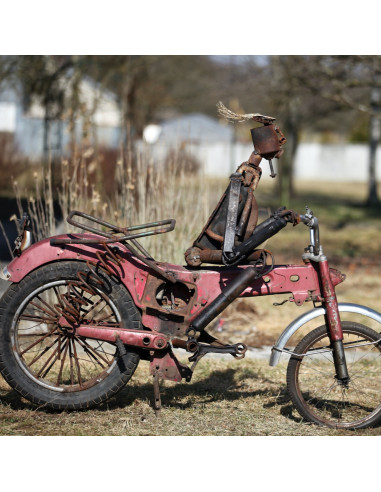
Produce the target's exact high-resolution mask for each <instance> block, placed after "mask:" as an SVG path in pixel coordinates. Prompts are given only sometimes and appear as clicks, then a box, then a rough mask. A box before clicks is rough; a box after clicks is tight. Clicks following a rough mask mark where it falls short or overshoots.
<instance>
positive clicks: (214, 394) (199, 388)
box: [0, 368, 381, 428]
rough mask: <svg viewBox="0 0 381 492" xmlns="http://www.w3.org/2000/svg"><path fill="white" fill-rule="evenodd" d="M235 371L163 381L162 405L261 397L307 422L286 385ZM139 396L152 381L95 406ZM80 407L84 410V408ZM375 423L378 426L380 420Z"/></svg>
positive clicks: (15, 401)
mask: <svg viewBox="0 0 381 492" xmlns="http://www.w3.org/2000/svg"><path fill="white" fill-rule="evenodd" d="M235 373H236V370H235V369H231V368H228V369H225V370H217V371H214V372H212V373H211V374H210V375H209V376H208V377H206V378H205V379H203V380H201V381H197V382H194V383H182V384H176V385H173V386H170V387H169V386H164V385H163V384H162V385H161V403H162V407H163V408H164V409H165V407H168V408H177V409H180V410H187V409H192V408H195V409H196V410H197V408H199V407H202V406H204V405H207V404H208V403H213V402H218V401H230V402H232V401H237V400H242V399H245V398H254V397H262V398H263V401H262V403H261V405H262V407H263V408H264V409H270V408H272V409H274V408H275V409H276V408H278V409H279V413H280V414H281V415H282V416H284V417H286V418H287V419H289V420H291V421H293V422H297V423H301V422H304V423H306V421H305V420H304V419H303V418H302V417H299V416H297V415H296V416H295V415H294V414H295V413H296V411H295V407H294V406H293V404H292V402H291V400H290V397H289V395H288V391H287V387H286V385H284V384H282V385H279V383H278V382H276V381H273V380H271V379H268V378H266V377H265V376H264V375H263V374H261V373H260V372H257V371H253V370H245V373H244V377H243V380H244V381H247V380H251V382H253V381H254V382H255V381H257V382H258V385H261V386H263V384H266V386H265V387H264V388H262V389H256V390H252V391H249V390H245V389H244V388H245V385H242V382H241V381H237V380H236V378H235V377H234V375H235ZM195 397H197V400H196V402H195V401H194V400H193V398H195ZM139 400H140V401H143V402H149V403H150V405H151V406H152V405H153V385H152V383H151V382H148V383H143V384H137V383H134V382H133V381H131V384H129V385H127V386H125V387H124V388H123V389H122V390H121V391H120V392H119V393H118V394H117V395H116V396H114V397H112V398H110V400H108V401H107V402H105V403H102V404H99V405H98V406H96V407H95V409H96V410H97V411H100V412H103V411H110V410H113V409H114V410H117V409H126V408H128V407H130V406H132V405H133V404H134V403H135V402H136V401H139ZM0 403H2V404H5V405H8V406H9V407H10V408H12V409H13V410H34V411H36V410H37V411H43V412H44V413H46V414H52V415H53V414H60V413H62V411H60V410H53V409H49V408H44V407H36V406H33V405H32V404H30V403H28V402H25V401H24V400H23V399H22V398H21V397H20V396H19V395H18V393H17V392H16V391H14V390H9V391H4V390H2V391H0ZM82 411H84V412H85V411H86V410H82ZM375 427H376V428H379V427H381V422H380V424H378V425H377V426H375Z"/></svg>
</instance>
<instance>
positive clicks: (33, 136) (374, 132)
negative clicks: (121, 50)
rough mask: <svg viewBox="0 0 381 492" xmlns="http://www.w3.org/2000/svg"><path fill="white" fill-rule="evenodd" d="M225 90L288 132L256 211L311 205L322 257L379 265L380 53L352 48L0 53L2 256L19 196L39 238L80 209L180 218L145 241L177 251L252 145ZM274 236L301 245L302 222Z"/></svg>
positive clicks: (123, 217) (279, 246)
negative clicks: (336, 51) (338, 52)
mask: <svg viewBox="0 0 381 492" xmlns="http://www.w3.org/2000/svg"><path fill="white" fill-rule="evenodd" d="M220 100H221V101H223V102H224V104H225V105H226V106H228V107H229V108H230V109H232V110H233V111H235V112H238V113H252V112H259V113H262V114H266V115H270V116H273V117H275V118H276V119H277V124H278V125H279V126H280V128H281V129H282V131H283V132H284V134H285V136H286V138H287V144H286V146H285V154H284V155H283V156H282V157H281V159H280V160H279V161H277V162H275V163H274V164H275V167H276V172H277V177H276V179H274V180H273V179H271V178H270V177H269V174H270V171H269V168H268V165H267V162H266V161H264V162H263V163H262V168H263V177H262V180H261V183H260V186H259V188H258V191H257V195H256V196H257V200H258V202H259V206H260V207H261V209H262V216H263V217H265V216H266V215H268V213H269V212H270V211H271V210H272V209H274V208H278V207H279V206H280V205H286V206H287V207H290V208H293V209H295V210H296V211H299V212H303V211H304V207H305V206H306V205H309V206H310V207H311V208H312V209H313V211H314V212H315V213H316V214H317V215H318V216H319V218H320V222H321V223H322V229H323V230H322V241H323V245H325V246H326V248H325V250H326V253H327V254H329V255H330V257H331V258H332V257H333V259H334V260H335V261H337V262H338V263H339V264H345V265H346V266H348V267H349V268H352V269H356V268H357V267H358V266H359V265H360V266H364V267H366V268H368V269H369V268H371V269H373V268H375V267H378V266H379V265H380V263H381V260H380V257H381V255H380V250H381V240H380V212H381V207H380V192H381V190H380V180H381V158H380V156H379V155H378V153H377V148H378V144H379V140H380V116H381V57H380V56H359V55H353V56H349V55H345V56H328V55H324V56H307V55H301V56H293V55H283V56H275V55H272V56H259V55H256V56H247V55H245V56H243V55H242V56H238V55H237V56H232V55H229V56H224V55H216V56H206V55H204V56H181V55H171V56H165V55H161V56H159V55H155V56H147V55H134V56H132V55H131V56H94V55H92V56H90V55H89V56H80V55H56V56H48V55H41V56H31V55H28V56H0V173H1V174H0V176H1V180H0V201H1V207H0V221H1V222H0V228H1V232H0V261H1V262H7V261H9V259H10V258H11V257H12V249H13V241H14V239H15V237H16V235H17V221H16V219H17V218H18V217H19V216H20V215H21V214H22V212H23V211H24V210H25V211H28V212H29V214H30V215H31V217H32V219H33V235H34V240H35V241H36V240H39V239H42V238H44V237H47V236H50V235H54V234H57V233H63V232H68V231H69V229H68V228H67V224H66V223H65V221H64V218H65V217H66V216H67V214H68V212H69V211H70V210H71V209H80V210H83V211H86V212H87V213H90V214H94V215H98V216H101V217H103V218H105V219H107V220H110V221H111V222H116V223H118V224H119V225H132V224H137V223H144V222H149V221H153V220H156V219H157V220H161V219H165V218H169V217H173V218H175V219H176V220H177V226H176V230H175V232H173V233H171V235H168V236H167V237H163V236H159V237H158V238H157V237H156V238H152V239H149V240H148V243H147V244H146V245H148V247H149V248H150V250H151V251H152V253H153V255H154V256H155V258H157V259H158V260H162V261H171V262H180V263H183V253H184V251H185V250H186V249H187V248H188V247H189V246H190V245H191V243H192V242H193V240H194V239H195V238H196V237H197V235H198V233H199V232H200V230H201V228H202V227H203V225H204V223H205V221H206V220H207V218H208V216H209V214H210V212H211V211H212V210H213V208H214V206H215V205H216V203H217V201H218V199H219V197H220V195H221V194H222V192H223V191H224V189H225V188H226V186H227V183H228V177H229V175H230V174H231V172H233V171H234V170H235V169H236V167H237V166H238V165H239V164H241V163H242V162H243V161H245V160H247V159H248V157H249V156H250V154H251V152H252V150H253V146H252V142H251V137H250V131H249V130H250V127H251V126H253V125H252V124H251V125H250V124H246V123H239V124H235V125H233V124H230V123H227V122H226V121H223V120H220V119H218V116H217V111H216V103H217V102H218V101H220ZM300 229H301V226H300ZM278 237H279V240H278V239H276V240H273V241H272V242H271V244H269V245H268V247H270V248H272V249H273V253H274V254H275V255H276V258H277V259H279V260H281V261H287V262H290V261H292V260H295V261H297V260H299V258H300V254H301V253H302V252H303V248H304V247H305V246H306V244H307V243H308V234H307V231H304V230H298V231H295V230H294V229H290V230H289V229H287V230H285V231H282V233H281V235H279V236H277V238H278Z"/></svg>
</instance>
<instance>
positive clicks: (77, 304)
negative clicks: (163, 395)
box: [0, 261, 141, 410]
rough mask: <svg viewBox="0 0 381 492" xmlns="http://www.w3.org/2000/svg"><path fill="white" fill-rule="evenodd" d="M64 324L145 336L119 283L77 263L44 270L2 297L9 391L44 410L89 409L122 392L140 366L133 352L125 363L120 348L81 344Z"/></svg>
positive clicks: (0, 361)
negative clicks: (117, 329)
mask: <svg viewBox="0 0 381 492" xmlns="http://www.w3.org/2000/svg"><path fill="white" fill-rule="evenodd" d="M81 279H82V280H81ZM83 280H85V283H84V282H83ZM86 284H87V285H86ZM63 318H66V319H74V318H77V320H78V322H81V323H88V324H92V325H94V324H96V325H98V326H102V325H108V326H110V325H111V326H123V327H128V328H131V329H141V318H140V313H139V311H138V309H137V308H136V306H135V304H134V303H133V301H132V299H131V297H130V295H129V293H128V292H127V291H126V289H125V288H124V287H123V286H122V285H120V283H119V282H118V281H117V280H116V279H113V278H111V277H110V276H108V275H105V274H102V272H97V275H94V273H93V272H92V271H91V270H90V269H89V268H88V266H87V265H86V264H85V263H83V262H77V261H62V262H56V263H50V264H47V265H44V266H42V267H40V268H38V269H37V270H35V271H33V272H31V273H30V274H29V275H27V276H26V277H25V278H24V279H23V280H22V281H21V282H19V283H18V284H12V285H11V286H10V287H9V289H8V290H7V291H6V293H5V294H4V296H3V297H2V299H1V301H0V371H1V374H2V375H3V377H4V378H5V380H6V381H7V383H8V384H9V385H10V386H11V387H12V388H14V389H15V390H16V391H17V392H18V393H20V395H22V396H23V397H25V398H26V399H27V400H29V401H31V402H33V403H35V404H37V405H39V406H46V407H50V408H53V409H59V410H77V409H83V408H89V407H92V406H95V405H97V404H99V403H101V402H103V401H105V400H107V399H109V398H110V397H111V396H113V395H114V394H116V393H117V392H118V391H119V390H120V389H121V388H123V386H124V385H125V384H126V383H127V382H128V381H129V379H130V378H131V376H132V375H133V373H134V371H135V369H136V367H137V365H138V363H139V360H140V358H139V355H138V353H137V352H136V351H134V350H132V349H129V351H128V352H127V357H124V358H123V361H122V359H121V358H120V357H119V356H118V351H117V349H116V346H115V345H113V344H110V343H106V342H102V341H97V340H90V339H86V338H84V337H79V336H76V335H75V331H74V333H73V332H71V331H70V330H67V329H66V328H65V326H67V323H66V325H65V324H64V323H61V324H60V320H62V319H63ZM61 325H62V326H61Z"/></svg>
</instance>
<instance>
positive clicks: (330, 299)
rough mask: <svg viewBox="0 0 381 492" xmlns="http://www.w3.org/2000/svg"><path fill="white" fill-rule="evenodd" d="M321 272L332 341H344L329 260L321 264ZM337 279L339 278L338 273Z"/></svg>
mask: <svg viewBox="0 0 381 492" xmlns="http://www.w3.org/2000/svg"><path fill="white" fill-rule="evenodd" d="M319 270H320V277H321V284H322V296H323V299H324V305H325V307H326V311H327V314H326V318H327V323H328V327H329V331H330V334H331V339H332V340H333V341H337V340H342V339H343V331H342V328H341V320H340V313H339V309H338V305H337V298H336V293H335V287H334V284H333V281H332V280H333V279H332V277H331V275H330V271H329V266H328V261H327V260H325V261H320V262H319ZM335 278H337V273H336V272H335Z"/></svg>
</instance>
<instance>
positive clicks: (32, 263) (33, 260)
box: [1, 234, 148, 302]
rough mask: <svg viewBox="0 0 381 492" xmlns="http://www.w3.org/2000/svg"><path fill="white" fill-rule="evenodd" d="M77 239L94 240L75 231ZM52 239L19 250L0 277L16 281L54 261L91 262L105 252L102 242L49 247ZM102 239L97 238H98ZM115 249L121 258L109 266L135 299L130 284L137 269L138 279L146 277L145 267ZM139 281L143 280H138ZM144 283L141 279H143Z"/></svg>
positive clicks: (127, 251)
mask: <svg viewBox="0 0 381 492" xmlns="http://www.w3.org/2000/svg"><path fill="white" fill-rule="evenodd" d="M77 236H80V237H81V238H83V239H85V238H89V239H94V238H96V237H97V236H94V235H91V234H78V235H76V237H77ZM68 237H72V235H70V236H67V235H62V236H55V239H66V238H68ZM51 239H52V238H47V239H44V240H42V241H39V242H38V243H35V244H33V245H32V246H31V247H30V248H28V249H26V250H25V251H23V252H22V254H21V255H20V256H18V257H17V258H15V259H14V260H12V261H11V263H9V264H8V265H7V267H6V268H4V270H3V272H2V275H1V278H3V279H5V280H8V281H9V282H15V283H18V282H20V281H21V280H22V279H23V278H24V277H26V276H27V275H28V274H29V273H31V272H32V271H34V270H36V269H37V268H39V267H41V266H43V265H46V264H49V263H53V262H57V261H65V260H66V261H67V260H75V261H82V262H86V261H92V262H98V258H97V256H96V253H97V252H102V251H105V248H104V247H103V245H102V244H100V243H99V244H65V245H57V246H52V245H51V244H50V240H51ZM102 240H104V238H100V241H102ZM113 246H116V247H118V249H119V254H120V255H121V256H122V258H123V259H124V260H127V261H123V262H122V263H121V265H120V267H115V266H112V268H113V269H114V270H115V269H116V268H117V274H118V277H120V279H121V281H122V283H123V284H124V285H125V287H126V288H127V290H128V291H129V293H130V294H131V296H132V298H133V299H134V301H135V302H136V301H137V299H136V291H137V289H136V288H133V286H134V279H136V277H137V272H139V278H141V277H146V276H147V275H148V274H147V272H146V270H147V267H146V265H144V263H142V262H141V261H139V260H138V259H137V258H136V257H134V256H133V255H132V253H131V252H130V251H129V250H128V248H126V247H125V246H124V245H122V244H120V243H116V244H115V245H113ZM142 280H143V279H142ZM143 283H144V282H143Z"/></svg>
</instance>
